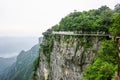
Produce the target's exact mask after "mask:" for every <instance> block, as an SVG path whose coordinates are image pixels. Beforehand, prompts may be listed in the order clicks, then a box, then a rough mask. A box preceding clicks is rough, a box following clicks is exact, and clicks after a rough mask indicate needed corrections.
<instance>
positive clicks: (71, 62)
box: [35, 35, 100, 80]
mask: <svg viewBox="0 0 120 80" xmlns="http://www.w3.org/2000/svg"><path fill="white" fill-rule="evenodd" d="M56 37H59V38H56ZM46 44H47V43H46V39H44V40H43V44H42V45H46ZM99 48H100V39H99V38H98V37H83V36H82V37H80V36H64V35H60V36H59V35H53V47H52V51H51V52H50V56H49V57H50V61H49V62H48V61H47V57H46V56H45V53H44V51H42V49H41V52H40V61H39V66H38V68H37V71H36V76H35V78H36V80H81V79H82V76H83V73H84V71H85V69H86V68H87V66H88V65H89V64H91V63H92V62H93V59H94V57H95V56H96V55H97V51H98V49H99Z"/></svg>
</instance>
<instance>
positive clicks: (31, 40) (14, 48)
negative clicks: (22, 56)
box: [0, 36, 38, 57]
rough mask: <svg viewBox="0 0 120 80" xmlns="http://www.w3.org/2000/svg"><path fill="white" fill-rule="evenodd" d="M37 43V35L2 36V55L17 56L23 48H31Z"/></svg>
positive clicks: (0, 38)
mask: <svg viewBox="0 0 120 80" xmlns="http://www.w3.org/2000/svg"><path fill="white" fill-rule="evenodd" d="M37 43H38V38H37V37H1V36H0V57H12V56H15V55H16V56H17V55H18V54H19V52H20V51H21V50H25V51H26V50H29V49H30V48H31V47H32V46H33V45H35V44H37ZM23 44H25V45H23Z"/></svg>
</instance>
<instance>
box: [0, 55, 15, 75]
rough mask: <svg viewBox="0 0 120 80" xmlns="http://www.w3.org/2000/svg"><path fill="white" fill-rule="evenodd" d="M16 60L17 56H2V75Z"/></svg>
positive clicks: (0, 60)
mask: <svg viewBox="0 0 120 80" xmlns="http://www.w3.org/2000/svg"><path fill="white" fill-rule="evenodd" d="M14 62H16V57H11V58H2V57H0V75H1V74H2V73H3V72H4V70H5V69H7V68H9V67H10V66H11V65H12V64H13V63H14Z"/></svg>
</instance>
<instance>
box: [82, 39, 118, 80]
mask: <svg viewBox="0 0 120 80" xmlns="http://www.w3.org/2000/svg"><path fill="white" fill-rule="evenodd" d="M116 71H117V45H116V44H115V43H114V41H112V40H106V41H103V42H102V47H101V49H100V50H99V54H98V56H97V57H96V59H95V60H94V62H93V64H91V65H90V66H89V67H88V68H87V70H86V72H85V74H84V78H83V79H85V80H111V79H112V78H114V76H115V72H116Z"/></svg>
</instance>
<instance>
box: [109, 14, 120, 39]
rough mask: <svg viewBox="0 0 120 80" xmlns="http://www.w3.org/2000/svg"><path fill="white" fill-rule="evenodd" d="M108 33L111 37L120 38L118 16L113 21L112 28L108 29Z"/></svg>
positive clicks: (119, 17) (119, 15)
mask: <svg viewBox="0 0 120 80" xmlns="http://www.w3.org/2000/svg"><path fill="white" fill-rule="evenodd" d="M109 32H110V33H111V35H112V36H114V37H116V36H120V14H118V16H117V17H116V18H115V19H114V21H113V24H112V27H110V29H109Z"/></svg>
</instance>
